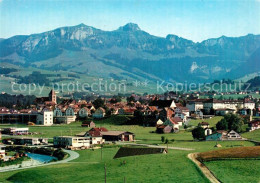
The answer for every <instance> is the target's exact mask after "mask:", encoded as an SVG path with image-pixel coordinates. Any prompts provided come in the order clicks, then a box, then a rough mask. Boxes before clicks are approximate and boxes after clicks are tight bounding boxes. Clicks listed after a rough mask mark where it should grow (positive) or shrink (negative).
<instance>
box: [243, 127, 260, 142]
mask: <svg viewBox="0 0 260 183" xmlns="http://www.w3.org/2000/svg"><path fill="white" fill-rule="evenodd" d="M242 137H245V138H248V139H252V140H256V141H260V129H258V130H254V131H252V132H246V133H243V134H242Z"/></svg>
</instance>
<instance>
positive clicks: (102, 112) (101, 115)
mask: <svg viewBox="0 0 260 183" xmlns="http://www.w3.org/2000/svg"><path fill="white" fill-rule="evenodd" d="M105 114H106V111H105V109H103V108H102V107H99V108H98V109H97V110H96V111H95V112H94V114H93V115H92V116H93V118H104V117H105Z"/></svg>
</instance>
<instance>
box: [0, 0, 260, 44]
mask: <svg viewBox="0 0 260 183" xmlns="http://www.w3.org/2000/svg"><path fill="white" fill-rule="evenodd" d="M259 20H260V0H226V1H224V0H168V1H166V0H133V1H130V0H113V1H112V0H0V37H1V38H8V37H11V36H14V35H27V34H32V33H40V32H44V31H48V30H52V29H55V28H58V27H62V26H72V25H77V24H80V23H84V24H86V25H90V26H93V27H96V28H99V29H102V30H115V29H117V28H118V27H119V26H122V25H124V24H126V23H128V22H133V23H137V24H138V25H139V27H140V28H141V29H142V30H144V31H146V32H148V33H150V34H152V35H156V36H161V37H165V36H166V35H168V34H175V35H178V36H181V37H184V38H187V39H191V40H193V41H196V42H197V41H202V40H205V39H208V38H214V37H220V36H222V35H226V36H242V35H246V34H248V33H253V34H260V21H259Z"/></svg>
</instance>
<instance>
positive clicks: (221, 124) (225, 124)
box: [216, 119, 228, 130]
mask: <svg viewBox="0 0 260 183" xmlns="http://www.w3.org/2000/svg"><path fill="white" fill-rule="evenodd" d="M216 127H217V129H218V130H227V129H228V122H227V121H226V120H225V119H221V120H220V121H219V122H218V123H217V124H216Z"/></svg>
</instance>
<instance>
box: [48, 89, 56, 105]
mask: <svg viewBox="0 0 260 183" xmlns="http://www.w3.org/2000/svg"><path fill="white" fill-rule="evenodd" d="M49 100H50V101H52V102H54V103H55V104H57V97H56V93H55V91H54V90H51V91H50V93H49Z"/></svg>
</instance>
